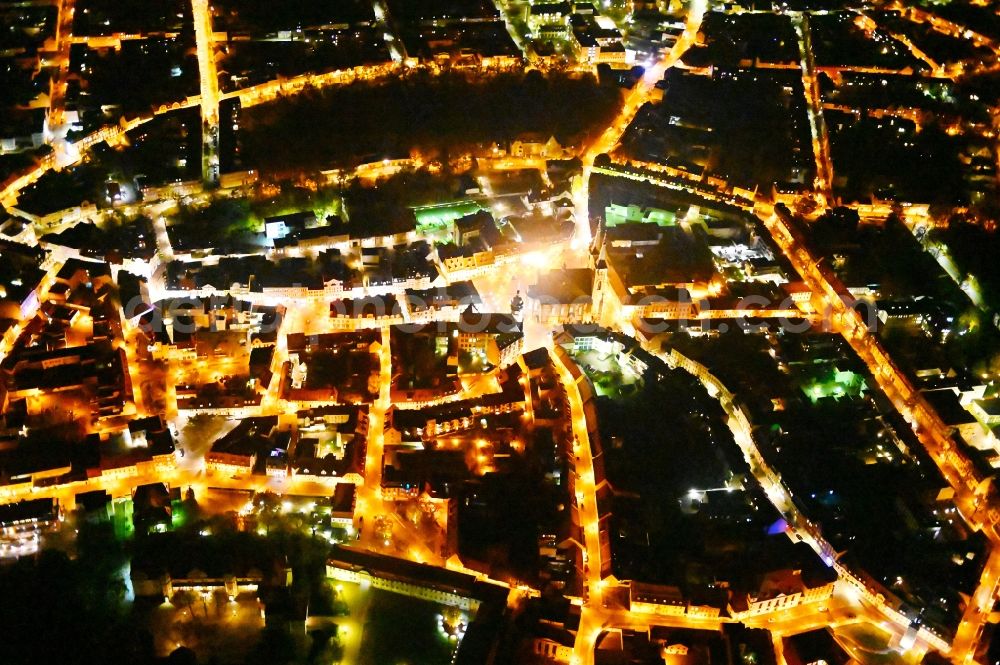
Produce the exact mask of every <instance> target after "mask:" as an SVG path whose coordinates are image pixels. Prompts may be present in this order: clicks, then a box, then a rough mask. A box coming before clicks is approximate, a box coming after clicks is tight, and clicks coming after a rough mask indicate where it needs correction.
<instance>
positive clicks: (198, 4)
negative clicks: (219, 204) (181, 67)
mask: <svg viewBox="0 0 1000 665" xmlns="http://www.w3.org/2000/svg"><path fill="white" fill-rule="evenodd" d="M191 12H192V15H193V17H194V36H195V41H196V43H197V46H198V77H199V81H200V84H201V132H202V137H201V142H202V177H203V179H204V180H205V182H206V183H213V184H214V183H217V182H218V181H219V78H218V74H217V72H216V69H215V49H214V47H213V45H212V12H211V9H210V8H209V5H208V0H191Z"/></svg>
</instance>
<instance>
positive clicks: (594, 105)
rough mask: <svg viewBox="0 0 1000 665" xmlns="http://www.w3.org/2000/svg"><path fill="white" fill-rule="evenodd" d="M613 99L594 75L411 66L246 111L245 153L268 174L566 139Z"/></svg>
mask: <svg viewBox="0 0 1000 665" xmlns="http://www.w3.org/2000/svg"><path fill="white" fill-rule="evenodd" d="M620 104H621V96H620V93H619V91H618V89H616V88H614V87H611V86H601V85H599V84H598V83H597V80H596V79H595V78H593V77H591V76H576V75H571V74H568V73H550V74H545V75H543V74H542V73H540V72H538V71H531V72H527V73H524V72H517V73H501V74H494V75H490V76H482V75H481V74H479V75H478V78H476V79H473V78H471V77H469V76H467V75H466V74H464V73H462V72H445V73H443V74H439V75H432V74H430V73H427V72H418V73H415V74H411V75H408V76H404V77H401V78H398V79H393V80H390V81H387V82H385V81H384V82H378V83H371V82H358V83H354V84H351V85H347V86H339V87H334V88H327V89H324V90H314V91H306V92H305V93H303V94H302V95H299V96H297V97H295V98H294V99H293V100H279V101H276V102H272V103H268V104H264V105H261V106H257V107H253V108H248V109H247V110H246V111H245V112H244V116H243V117H244V120H245V124H244V127H243V132H242V137H241V139H242V146H243V157H244V161H245V163H246V164H247V166H248V167H250V168H257V169H259V170H261V171H263V172H272V173H273V172H290V171H309V170H315V169H319V168H330V167H334V166H346V165H350V164H352V163H358V162H364V161H374V160H378V159H384V158H392V157H400V156H407V155H408V154H409V153H410V151H411V150H412V149H418V150H420V151H421V152H422V153H424V154H427V153H434V154H439V155H441V156H447V154H448V153H449V152H454V151H458V150H461V149H462V148H464V147H468V146H470V145H473V144H479V143H487V142H505V141H508V140H511V139H513V138H516V137H517V136H518V135H520V134H524V133H527V132H537V133H541V134H545V135H550V134H551V135H555V136H556V138H557V139H559V140H560V141H564V142H565V141H570V140H573V139H577V138H580V137H582V136H583V135H586V134H589V133H590V132H596V131H599V130H600V129H601V128H602V127H603V126H604V125H606V124H607V123H608V122H609V121H610V120H611V118H612V117H613V116H614V114H615V112H616V111H617V109H618V108H619V106H620Z"/></svg>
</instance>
